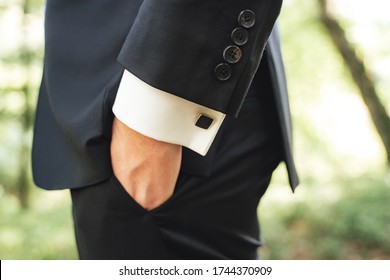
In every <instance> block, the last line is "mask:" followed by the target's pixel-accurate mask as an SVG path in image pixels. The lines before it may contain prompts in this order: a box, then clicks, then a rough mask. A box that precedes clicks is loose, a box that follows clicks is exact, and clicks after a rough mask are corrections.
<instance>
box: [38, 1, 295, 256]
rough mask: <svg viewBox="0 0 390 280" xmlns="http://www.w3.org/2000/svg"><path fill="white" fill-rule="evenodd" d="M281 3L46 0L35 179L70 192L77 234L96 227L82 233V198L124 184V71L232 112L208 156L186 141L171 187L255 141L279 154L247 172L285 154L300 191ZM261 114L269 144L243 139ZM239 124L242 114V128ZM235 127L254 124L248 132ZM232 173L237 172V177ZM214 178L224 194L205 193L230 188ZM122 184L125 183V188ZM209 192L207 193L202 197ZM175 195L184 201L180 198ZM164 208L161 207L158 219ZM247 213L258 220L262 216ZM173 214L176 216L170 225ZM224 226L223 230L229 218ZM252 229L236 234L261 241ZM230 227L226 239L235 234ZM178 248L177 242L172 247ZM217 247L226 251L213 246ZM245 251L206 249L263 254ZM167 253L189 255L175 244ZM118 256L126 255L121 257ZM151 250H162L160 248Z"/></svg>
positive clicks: (206, 174)
mask: <svg viewBox="0 0 390 280" xmlns="http://www.w3.org/2000/svg"><path fill="white" fill-rule="evenodd" d="M281 5H282V0H240V1H236V0H234V1H233V0H209V1H202V0H164V1H156V0H143V1H142V0H131V1H129V0H116V1H111V0H83V1H79V0H47V3H46V14H45V60H44V73H43V78H42V84H41V88H40V93H39V99H38V106H37V113H36V121H35V131H34V141H33V153H32V163H33V164H32V165H33V176H34V180H35V182H36V184H37V185H38V186H39V187H42V188H45V189H51V190H54V189H66V188H69V189H72V190H73V191H72V198H73V202H74V213H75V214H74V217H75V225H76V226H75V227H76V236H77V234H78V235H79V238H78V240H84V239H86V238H88V234H89V230H88V229H85V230H80V228H81V224H80V223H81V221H82V220H83V219H82V216H83V215H82V213H86V212H85V211H84V210H83V211H84V212H83V211H81V210H82V209H84V208H85V207H84V206H82V205H83V202H82V201H85V200H82V199H81V197H87V195H85V194H84V193H85V192H90V191H92V190H93V189H94V190H95V191H96V192H99V190H100V189H102V188H104V187H102V186H106V188H108V187H107V185H110V186H112V185H117V182H116V180H115V178H114V177H113V175H112V168H111V160H110V138H111V129H112V127H111V126H112V121H113V118H114V116H113V113H112V111H111V108H112V105H113V102H114V100H115V96H116V92H117V89H118V86H119V83H120V79H121V76H122V73H123V71H124V70H125V69H126V70H127V71H129V72H131V73H132V74H133V75H135V76H137V77H138V78H140V79H141V80H143V81H144V82H146V83H147V84H149V85H151V86H153V87H156V88H158V89H161V90H163V91H166V92H169V93H171V94H173V95H176V96H178V97H181V98H184V99H186V100H189V101H192V102H195V103H198V104H200V105H203V106H206V107H209V108H212V109H214V110H217V111H221V112H223V113H226V114H227V117H228V120H227V121H225V122H226V124H223V127H226V129H224V128H223V127H222V128H221V130H225V131H229V134H227V133H224V132H223V131H220V132H219V133H218V136H217V138H216V140H215V142H216V143H214V144H213V146H214V148H213V146H212V148H211V149H210V151H209V153H208V154H207V155H206V156H205V157H202V156H199V155H197V154H196V153H194V152H192V151H190V150H188V149H183V160H182V167H181V172H180V174H181V175H180V176H181V177H179V181H178V184H177V189H176V190H175V194H180V189H181V188H182V187H181V186H187V187H183V189H186V188H189V187H188V185H187V184H181V183H180V182H182V181H181V180H184V179H181V178H187V177H186V176H192V177H194V178H193V179H188V178H187V180H185V181H186V182H187V181H191V182H192V183H190V184H189V185H191V184H194V185H195V183H194V182H195V181H197V184H201V185H204V186H206V185H209V183H208V182H212V181H213V180H217V181H218V180H219V179H218V178H222V177H223V176H222V177H218V176H219V175H216V174H217V173H218V174H222V173H223V172H222V173H221V172H219V171H218V172H217V173H215V172H216V171H215V169H214V168H216V167H217V166H225V165H223V164H222V163H223V162H224V160H226V161H228V159H227V158H230V159H232V158H234V155H235V154H238V155H242V153H245V151H244V150H241V149H242V147H244V146H245V145H249V146H251V145H254V143H257V144H258V146H257V147H262V148H264V147H268V146H269V145H270V146H272V147H273V149H271V150H272V151H274V153H273V154H274V156H271V155H269V154H267V156H266V157H267V158H269V159H270V162H269V165H268V166H267V167H264V166H262V163H263V162H264V160H260V161H259V160H258V158H257V159H256V160H253V159H248V160H247V161H243V164H246V165H248V164H249V165H251V168H246V169H245V168H244V170H242V172H241V174H242V175H240V176H241V178H244V177H245V178H246V177H248V178H257V179H258V180H259V182H260V181H262V182H269V179H270V175H271V174H272V171H273V169H274V168H275V167H276V165H277V163H278V162H280V161H284V162H285V163H286V166H287V169H288V175H289V179H290V185H291V187H292V189H294V188H295V187H296V186H297V184H298V177H297V173H296V170H295V166H294V162H293V157H292V146H291V145H292V144H291V117H290V110H289V104H288V97H287V88H286V81H285V76H284V68H283V62H282V56H281V52H280V44H279V35H278V31H277V29H276V28H275V27H274V25H275V22H276V19H277V17H278V15H279V13H280V9H281ZM260 64H261V67H260V68H259V66H260ZM259 69H263V70H261V71H260V70H259ZM256 85H257V86H256ZM248 92H253V94H252V95H253V96H259V95H261V94H262V93H263V92H266V93H267V94H268V97H267V98H265V99H262V98H260V99H258V100H257V101H256V102H249V101H248V100H250V99H251V98H249V96H250V95H251V94H248ZM256 98H258V97H256ZM259 100H260V101H259ZM262 100H272V104H274V105H273V106H272V108H273V113H272V114H265V113H264V112H265V111H267V110H266V109H265V107H264V106H261V105H260V103H261V102H262ZM267 102H268V101H267ZM270 102H271V101H270ZM248 104H257V106H260V107H258V108H257V109H256V110H253V109H250V108H249V107H251V106H254V105H248ZM265 104H268V103H265ZM244 109H245V110H244ZM257 111H263V113H262V114H263V115H259V116H257V117H256V116H255V115H256V112H257ZM248 112H251V113H250V114H248ZM240 114H243V116H240ZM261 116H263V117H265V118H267V119H268V120H267V121H266V122H264V120H262V121H261V123H263V124H264V123H267V124H268V128H266V126H264V125H260V124H259V126H258V129H260V130H259V131H260V132H262V133H263V134H264V135H268V136H267V137H265V138H266V139H268V140H267V141H266V143H265V142H263V141H262V140H261V139H263V138H261V137H259V138H256V137H253V138H251V139H252V140H251V141H249V142H250V143H246V141H245V139H246V138H247V136H248V135H251V133H255V132H253V131H254V130H255V129H254V126H253V124H256V123H258V122H256V120H257V118H260V117H261ZM237 117H238V118H237ZM235 118H237V120H236V121H234V119H235ZM240 118H241V119H240ZM271 118H272V121H270V119H271ZM240 122H247V123H248V125H247V126H245V125H243V123H241V124H240V125H238V123H240ZM232 123H236V126H234V125H233V124H232ZM238 126H241V127H243V128H244V127H246V128H247V130H246V131H241V132H240V130H239V129H238ZM269 127H274V128H275V127H276V128H277V129H276V130H274V129H270V128H269ZM260 132H259V133H260ZM240 133H241V134H240ZM255 134H256V133H255ZM234 135H237V139H240V137H243V136H245V137H243V138H242V139H241V140H240V141H239V142H235V145H234V146H230V149H229V152H228V151H226V152H225V153H224V155H223V156H222V154H221V153H220V148H218V147H221V145H222V146H223V145H224V144H223V143H229V141H230V140H229V139H231V138H232V139H233V138H235V136H234ZM239 135H241V136H239ZM265 138H264V139H265ZM256 139H257V140H256ZM270 139H272V141H271V140H270ZM271 142H272V143H273V144H272V143H271ZM245 143H246V144H245ZM265 150H267V148H266V149H265ZM259 151H260V150H259ZM262 151H263V150H262ZM246 152H247V153H248V150H247V151H246ZM260 154H261V155H260ZM259 157H260V158H264V157H265V155H264V154H263V152H259ZM239 158H240V157H239V156H238V157H237V159H239ZM276 158H277V160H276ZM228 162H231V163H232V165H229V166H228V165H226V166H225V167H224V168H225V170H231V172H232V174H233V173H236V172H233V171H232V169H231V168H232V167H233V166H235V170H240V167H239V166H238V165H234V164H233V162H232V161H228ZM256 167H258V170H260V171H259V172H260V173H262V172H263V173H262V174H263V175H264V176H262V177H261V178H258V177H256V176H255V175H253V174H256ZM252 168H254V169H253V170H252ZM247 169H248V170H252V173H251V174H252V175H251V174H249V173H246V172H245V170H247ZM262 170H263V171H262ZM264 170H265V171H264ZM237 176H239V175H238V174H237ZM192 177H191V178H192ZM195 177H196V179H195ZM205 178H207V179H208V180H206V179H205ZM237 178H239V177H237ZM237 178H236V179H237ZM236 179H234V180H232V181H234V182H235V184H238V185H239V182H238V181H235V180H236ZM204 180H206V181H204ZM242 181H245V180H242ZM249 181H251V179H250V180H249V179H248V182H249ZM115 182H116V183H115ZM211 185H212V186H214V187H209V188H208V190H209V191H210V190H212V189H215V190H216V192H215V193H207V192H205V193H204V195H205V196H206V195H208V196H212V195H213V194H214V195H217V194H218V195H219V196H220V197H223V196H224V191H223V190H220V189H218V187H217V186H219V184H214V185H213V184H211V183H210V186H211ZM244 185H246V183H245V184H244V183H243V186H244ZM267 185H268V183H265V184H264V186H263V191H265V188H266V187H265V186H267ZM245 188H246V187H243V189H242V191H243V190H244V189H245ZM217 189H218V191H217ZM120 191H122V192H123V190H117V192H120ZM114 192H115V191H114ZM256 192H257V196H256V197H257V198H258V199H260V197H261V195H262V191H260V192H259V190H258V189H257V190H256ZM183 193H185V192H183ZM248 193H251V192H250V191H249V192H248ZM205 196H203V199H205ZM99 199H101V198H99ZM99 199H98V198H97V201H98V200H99ZM130 199H131V198H130ZM194 199H195V198H194ZM201 199H202V196H200V197H199V198H198V200H201ZM242 199H244V197H242ZM206 200H207V199H206ZM172 201H175V203H179V204H180V200H179V199H174V200H172ZM184 201H185V200H184ZM215 202H217V200H216V201H215ZM225 202H226V201H225ZM225 202H222V201H220V202H218V203H221V204H223V203H225ZM175 203H172V204H171V205H175ZM237 203H238V202H237ZM240 203H245V202H243V201H241V202H240ZM257 203H258V201H257ZM255 204H256V203H254V204H250V205H252V206H253V205H255ZM248 205H249V204H248ZM83 207H84V208H83ZM136 208H137V207H136ZM252 208H253V207H252ZM80 209H81V210H80ZM90 209H91V208H90ZM90 209H89V211H90ZM178 209H179V208H178ZM205 209H208V208H207V207H205ZM133 210H134V209H133ZM139 210H140V209H138V210H136V211H138V212H139ZM252 211H255V210H253V209H252ZM141 212H142V211H141ZM157 213H159V212H158V211H155V212H153V213H152V214H151V216H153V215H157ZM242 213H247V212H246V210H245V211H243V212H242ZM141 214H142V213H141ZM144 214H145V213H144ZM132 215H133V214H132ZM189 215H190V212H189ZM191 215H192V214H191ZM248 215H249V214H248ZM141 216H142V215H141ZM144 216H145V215H143V216H142V217H144ZM249 216H250V217H252V218H253V217H254V216H255V214H253V213H252V214H251V215H249ZM145 217H149V215H147V216H145ZM172 217H175V215H172ZM218 217H219V216H218ZM172 219H173V220H169V221H168V223H174V218H172ZM160 222H161V221H160ZM181 222H182V221H181ZM178 223H180V222H179V221H178ZM254 223H255V222H254V221H253V219H252V221H251V223H250V226H251V227H255V226H256V224H254ZM195 224H196V223H195ZM220 226H221V227H223V224H221V225H220ZM93 227H94V226H93V225H91V226H90V228H93ZM227 232H228V231H227ZM256 232H257V231H256V230H255V231H254V232H252V233H251V234H241V235H240V236H244V238H241V239H240V238H238V239H237V240H239V241H237V242H238V243H239V242H241V241H243V240H245V238H249V236H251V238H254V239H253V240H255V239H256V238H257V237H256ZM214 233H215V234H216V236H218V234H219V233H218V230H217V231H215V232H214ZM226 234H227V235H226V236H228V235H229V234H230V233H226ZM163 235H164V234H163ZM166 236H170V237H172V236H173V234H172V233H171V234H168V235H165V239H166V240H173V239H170V238H166ZM181 236H182V237H183V236H185V234H184V233H183V234H182V235H181ZM199 236H201V234H200V235H199ZM232 236H233V235H232ZM102 238H103V237H102ZM103 239H104V238H103ZM163 239H164V238H163ZM178 239H180V238H176V240H178ZM191 240H192V241H194V240H195V239H191ZM199 240H201V239H199ZM199 240H198V241H199ZM95 241H96V240H95ZM82 242H84V241H80V242H79V249H80V248H81V247H83V246H84V245H83V244H84V243H83V244H81V243H82ZM169 242H170V241H169ZM169 242H168V243H169ZM194 242H195V241H194ZM179 243H180V242H179ZM179 243H178V244H179ZM195 243H196V242H195ZM206 243H207V242H206ZM244 243H245V242H244ZM255 243H256V242H255ZM245 244H246V243H245ZM88 246H89V245H85V246H84V247H86V248H87V247H88ZM91 246H92V245H91ZM175 246H177V244H176V245H172V246H170V247H169V248H175ZM201 246H203V245H202V242H200V241H199V246H198V248H200V247H201ZM218 248H222V247H218ZM241 249H242V248H241ZM241 249H237V250H238V251H239V250H241ZM164 250H167V249H164ZM81 251H82V250H81ZM85 251H86V252H87V253H85V255H84V256H85V258H104V257H103V256H102V255H100V253H101V252H97V253H96V254H92V253H91V255H88V254H89V253H88V252H91V251H90V250H89V249H85ZM168 251H169V250H168ZM201 251H202V250H201ZM206 251H207V250H206ZM244 251H245V250H244ZM202 252H203V253H199V255H196V254H192V255H189V256H192V257H194V258H197V257H199V258H207V256H208V255H207V254H206V253H204V251H202ZM215 252H218V250H217V249H215ZM245 252H246V253H245V254H244V255H240V254H239V253H233V254H230V255H229V254H222V253H221V252H218V253H212V254H210V255H209V258H219V257H220V258H240V257H242V258H252V257H253V256H254V255H255V254H254V251H253V250H248V251H245ZM82 254H84V253H82V252H80V255H82ZM164 254H165V255H164V256H167V255H166V253H164ZM168 255H169V256H170V257H173V258H176V257H177V258H186V256H184V255H182V254H180V253H177V251H175V250H173V249H172V251H171V252H170V253H168ZM148 256H149V257H150V255H148ZM160 256H162V255H160ZM218 256H219V257H218ZM112 257H113V258H115V257H118V258H126V256H125V255H112ZM152 257H153V255H152ZM155 257H157V258H159V256H157V255H156V256H155ZM129 258H131V257H129ZM145 258H146V257H145Z"/></svg>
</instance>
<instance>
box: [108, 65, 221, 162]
mask: <svg viewBox="0 0 390 280" xmlns="http://www.w3.org/2000/svg"><path fill="white" fill-rule="evenodd" d="M112 110H113V112H114V114H115V116H116V117H117V118H118V119H119V120H120V121H122V122H123V123H124V124H126V125H127V126H128V127H130V128H131V129H134V130H136V131H137V132H139V133H141V134H143V135H145V136H148V137H150V138H153V139H156V140H159V141H163V142H168V143H172V144H178V145H182V146H185V147H187V148H189V149H191V150H193V151H195V152H197V153H198V154H201V155H203V156H204V155H206V154H207V151H208V150H209V148H210V146H211V144H212V142H213V140H214V138H215V135H216V134H217V132H218V130H219V128H220V126H221V124H222V122H223V120H224V118H225V114H223V113H221V112H218V111H215V110H212V109H210V108H207V107H204V106H202V105H199V104H196V103H194V102H191V101H188V100H186V99H183V98H180V97H178V96H175V95H172V94H169V93H167V92H165V91H162V90H159V89H157V88H154V87H152V86H150V85H149V84H147V83H145V82H144V81H142V80H140V79H139V78H137V77H136V76H134V75H133V74H131V73H130V72H129V71H127V70H124V72H123V76H122V80H121V82H120V85H119V89H118V93H117V96H116V99H115V102H114V106H113V108H112ZM201 116H206V117H207V118H211V119H213V121H212V123H211V125H210V126H209V127H208V128H206V129H205V128H201V127H198V126H197V125H196V123H197V121H198V119H199V117H201Z"/></svg>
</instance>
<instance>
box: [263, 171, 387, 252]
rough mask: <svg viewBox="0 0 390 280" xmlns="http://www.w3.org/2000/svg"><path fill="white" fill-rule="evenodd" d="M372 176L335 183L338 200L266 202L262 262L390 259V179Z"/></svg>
mask: <svg viewBox="0 0 390 280" xmlns="http://www.w3.org/2000/svg"><path fill="white" fill-rule="evenodd" d="M375 175H376V176H375V177H374V176H372V174H366V175H364V176H361V177H357V178H353V179H351V178H348V180H346V179H345V178H339V179H338V180H335V181H334V182H333V183H334V184H338V185H337V189H338V190H339V193H338V194H337V196H329V195H328V196H324V195H323V194H322V195H321V193H319V192H316V191H311V194H312V195H313V194H317V197H315V198H314V199H311V200H301V201H294V202H290V203H287V205H286V204H284V203H282V204H280V203H277V202H275V201H273V202H272V201H271V202H266V204H267V205H265V206H264V205H262V206H261V207H260V210H261V211H260V216H261V217H262V219H263V220H262V222H263V223H262V225H263V226H264V230H263V233H264V236H263V238H264V240H265V244H266V245H265V246H264V249H263V250H262V251H261V252H262V255H263V258H266V259H390V241H389V233H390V211H389V202H390V184H389V183H390V182H389V179H390V178H389V177H388V178H387V183H386V181H385V180H383V178H384V173H381V172H378V173H376V174H375ZM325 187H329V186H325ZM330 187H332V186H330ZM333 187H334V186H333ZM269 195H270V194H268V196H269ZM330 197H332V198H331V199H330ZM266 199H267V198H266ZM309 199H310V198H309ZM262 210H264V211H262ZM268 211H271V212H268Z"/></svg>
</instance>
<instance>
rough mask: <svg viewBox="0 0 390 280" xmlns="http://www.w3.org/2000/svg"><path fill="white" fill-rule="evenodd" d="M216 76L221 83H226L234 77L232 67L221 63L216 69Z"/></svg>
mask: <svg viewBox="0 0 390 280" xmlns="http://www.w3.org/2000/svg"><path fill="white" fill-rule="evenodd" d="M214 72H215V76H216V77H217V79H218V80H220V81H226V80H228V79H229V78H230V76H231V75H232V67H231V66H230V65H229V64H226V63H221V64H218V65H217V67H215V70H214Z"/></svg>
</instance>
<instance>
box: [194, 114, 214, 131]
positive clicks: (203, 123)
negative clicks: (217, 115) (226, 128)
mask: <svg viewBox="0 0 390 280" xmlns="http://www.w3.org/2000/svg"><path fill="white" fill-rule="evenodd" d="M213 121H214V120H213V119H212V118H210V117H209V116H206V115H204V114H200V115H199V117H198V119H197V121H196V123H195V125H196V126H197V127H200V128H203V129H208V128H209V127H210V126H211V124H212V123H213Z"/></svg>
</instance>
